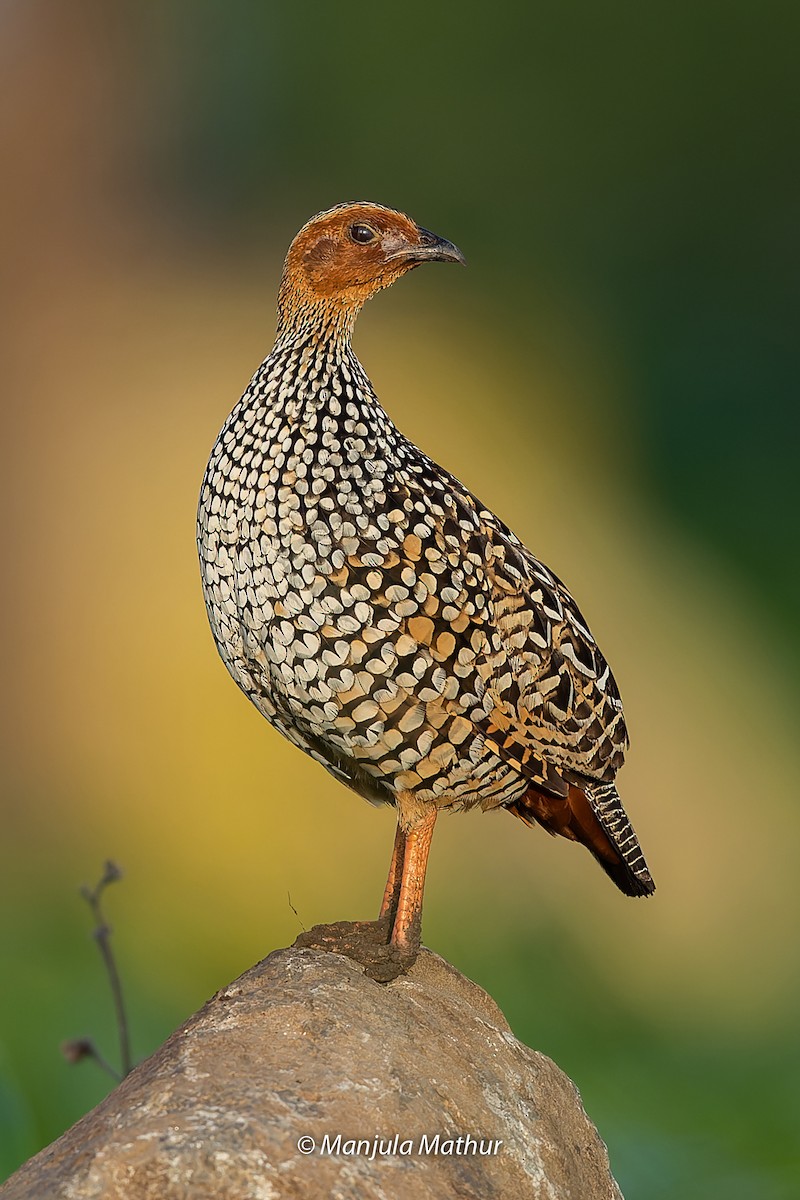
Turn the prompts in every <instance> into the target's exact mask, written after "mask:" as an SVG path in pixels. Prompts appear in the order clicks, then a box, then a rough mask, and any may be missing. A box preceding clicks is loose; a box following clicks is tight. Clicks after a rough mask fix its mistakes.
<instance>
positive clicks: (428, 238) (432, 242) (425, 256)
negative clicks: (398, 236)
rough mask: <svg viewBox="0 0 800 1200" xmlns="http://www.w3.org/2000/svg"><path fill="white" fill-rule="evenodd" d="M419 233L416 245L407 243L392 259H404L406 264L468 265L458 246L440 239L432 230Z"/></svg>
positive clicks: (421, 230)
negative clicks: (439, 263)
mask: <svg viewBox="0 0 800 1200" xmlns="http://www.w3.org/2000/svg"><path fill="white" fill-rule="evenodd" d="M417 232H418V234H419V237H418V240H417V241H416V243H411V242H408V243H406V245H404V246H402V247H400V248H398V249H397V250H396V251H395V252H394V253H393V254H392V255H391V256H390V257H391V258H402V259H403V260H404V261H405V262H410V263H423V262H454V263H461V265H462V267H465V266H466V265H467V260H466V259H465V258H464V255H463V254H462V253H461V251H460V250H459V248H458V246H454V245H453V243H452V242H448V241H447V239H446V238H441V237H438V236H437V235H436V234H435V233H431V231H430V229H422V228H421V227H420V228H419V229H418V231H417Z"/></svg>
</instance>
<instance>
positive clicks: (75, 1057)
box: [61, 1038, 122, 1083]
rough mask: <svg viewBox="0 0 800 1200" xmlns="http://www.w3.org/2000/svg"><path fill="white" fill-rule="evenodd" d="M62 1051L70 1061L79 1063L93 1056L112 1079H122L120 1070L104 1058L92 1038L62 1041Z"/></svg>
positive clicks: (118, 1080)
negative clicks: (115, 1068) (116, 1069)
mask: <svg viewBox="0 0 800 1200" xmlns="http://www.w3.org/2000/svg"><path fill="white" fill-rule="evenodd" d="M61 1053H62V1054H63V1055H64V1058H65V1059H66V1060H67V1062H68V1063H78V1062H80V1061H81V1059H83V1058H93V1059H94V1061H95V1062H96V1063H97V1065H98V1066H100V1067H102V1068H103V1070H104V1071H106V1072H107V1073H108V1074H109V1075H110V1076H111V1078H112V1079H116V1081H117V1083H119V1082H120V1080H121V1079H122V1076H121V1075H120V1073H119V1071H115V1070H114V1068H113V1067H112V1065H111V1063H110V1062H107V1061H106V1059H104V1058H103V1056H102V1054H101V1053H100V1051H99V1050H98V1049H97V1046H95V1044H94V1042H93V1041H92V1039H91V1038H75V1039H74V1040H73V1041H71V1042H62V1043H61Z"/></svg>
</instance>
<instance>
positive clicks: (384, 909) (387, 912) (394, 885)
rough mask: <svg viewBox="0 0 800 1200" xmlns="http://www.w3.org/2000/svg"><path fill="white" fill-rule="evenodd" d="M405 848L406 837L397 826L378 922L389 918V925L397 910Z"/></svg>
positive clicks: (400, 827)
mask: <svg viewBox="0 0 800 1200" xmlns="http://www.w3.org/2000/svg"><path fill="white" fill-rule="evenodd" d="M405 848H406V835H405V834H404V833H403V829H402V826H401V825H400V824H399V822H398V825H397V830H396V832H395V835H394V850H393V851H392V861H391V863H390V864H389V878H388V879H387V880H386V889H385V891H384V893H383V903H382V904H381V911H380V913H379V915H378V920H379V921H380V920H382V919H383V918H384V917H387V916H388V917H389V921H390V923H391V922H392V921H393V920H394V914H395V911H396V909H397V900H398V897H399V895H400V876H401V873H402V870H403V857H404V855H405Z"/></svg>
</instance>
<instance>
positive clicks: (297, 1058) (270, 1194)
mask: <svg viewBox="0 0 800 1200" xmlns="http://www.w3.org/2000/svg"><path fill="white" fill-rule="evenodd" d="M437 1134H438V1135H439V1139H438V1143H437V1142H436V1141H435V1140H434V1139H435V1138H436V1135H437ZM337 1135H341V1140H340V1141H339V1142H338V1143H337V1142H336V1140H335V1139H336V1137H337ZM395 1135H397V1140H396V1141H395V1140H394V1139H395ZM326 1137H327V1139H328V1141H327V1143H326V1141H325V1139H326ZM303 1138H307V1139H311V1140H312V1141H313V1149H310V1152H309V1153H302V1152H301V1150H302V1149H303V1148H305V1149H309V1148H310V1147H311V1144H312V1143H311V1141H309V1142H307V1143H303V1142H302V1139H303ZM376 1138H378V1139H380V1140H379V1143H378V1145H377V1148H376V1152H375V1154H374V1157H373V1153H372V1151H373V1145H374V1144H375V1142H374V1140H375V1139H376ZM459 1138H461V1139H462V1141H461V1142H460V1143H459V1141H458V1139H459ZM467 1138H471V1139H474V1142H470V1141H467V1140H465V1139H467ZM423 1139H427V1143H426V1142H425V1141H424V1140H423ZM359 1141H361V1143H362V1145H361V1147H360V1151H359V1152H356V1150H357V1143H358V1142H359ZM496 1142H499V1143H500V1145H499V1146H495V1145H494V1143H496ZM365 1144H366V1145H365ZM487 1149H489V1151H490V1152H489V1153H481V1150H483V1151H486V1150H487ZM0 1195H1V1196H2V1200H62V1198H63V1200H101V1198H102V1200H123V1198H124V1200H179V1198H180V1200H183V1198H187V1200H189V1198H190V1200H201V1198H202V1200H210V1198H211V1197H225V1200H300V1198H301V1197H302V1200H323V1198H325V1200H328V1198H329V1197H332V1198H335V1200H351V1198H352V1200H373V1198H374V1200H416V1198H417V1197H418V1198H419V1200H423V1198H424V1200H439V1198H441V1200H445V1198H446V1200H462V1198H463V1200H492V1198H494V1197H498V1198H499V1197H503V1198H504V1200H509V1198H510V1200H515V1198H517V1197H531V1198H533V1197H536V1198H537V1200H538V1198H541V1200H545V1198H546V1200H562V1198H564V1200H566V1198H568V1197H569V1198H570V1200H621V1196H620V1193H619V1190H618V1188H617V1186H616V1184H615V1182H614V1180H613V1179H612V1177H611V1175H610V1173H609V1166H608V1157H607V1154H606V1148H605V1146H604V1145H603V1143H602V1141H601V1140H600V1138H599V1136H598V1134H597V1131H596V1129H595V1128H594V1126H593V1125H592V1124H591V1122H590V1121H589V1120H588V1118H587V1116H586V1114H585V1113H584V1111H583V1109H582V1107H581V1103H580V1098H579V1096H578V1093H577V1091H576V1089H575V1087H574V1086H573V1084H572V1083H571V1082H570V1081H569V1079H567V1077H566V1076H565V1075H564V1074H563V1073H562V1072H561V1071H560V1070H559V1069H558V1067H556V1066H555V1065H554V1064H553V1063H552V1062H551V1061H550V1060H549V1059H547V1058H545V1057H544V1056H543V1055H542V1054H538V1053H537V1052H535V1051H533V1050H529V1049H528V1048H527V1047H526V1046H524V1045H522V1043H521V1042H519V1041H517V1039H516V1038H515V1037H514V1036H513V1034H512V1033H511V1031H510V1029H509V1027H508V1025H507V1023H506V1021H505V1019H504V1017H503V1015H502V1013H501V1012H500V1010H499V1009H498V1008H497V1005H496V1004H495V1003H494V1001H493V1000H491V999H490V997H489V996H487V995H486V993H485V992H483V991H482V990H481V989H480V988H479V987H477V986H476V985H475V984H474V983H471V982H470V981H469V980H468V979H466V978H464V976H463V975H460V974H459V973H458V972H457V971H456V970H455V969H454V968H453V967H451V966H449V964H448V963H446V962H445V961H444V960H443V959H441V958H439V957H438V956H437V955H435V954H431V953H430V952H428V951H425V950H423V951H422V952H421V954H420V957H419V959H418V961H417V963H416V965H415V966H414V967H413V968H412V969H411V971H410V972H409V974H407V975H405V976H402V977H401V978H399V979H397V980H395V981H394V982H393V983H391V984H389V985H388V986H385V985H382V984H380V983H376V982H375V981H374V980H372V979H370V978H369V977H368V976H366V975H365V974H364V971H363V969H362V968H361V967H359V966H358V965H357V964H356V963H354V962H353V961H352V960H350V959H349V958H346V957H344V956H343V955H341V954H333V953H328V952H324V951H320V950H316V949H308V948H299V947H297V946H294V947H292V948H290V949H287V950H276V951H275V952H274V953H273V954H270V956H269V958H267V959H265V960H264V961H263V962H261V963H259V964H258V965H257V966H255V967H253V968H252V969H251V970H249V971H247V972H246V973H245V974H244V975H242V976H241V978H240V979H238V980H236V982H235V983H232V984H231V985H230V986H229V987H227V988H224V989H223V990H222V991H221V992H218V993H217V995H216V996H214V997H213V998H212V999H211V1000H209V1001H208V1003H207V1004H206V1005H204V1007H203V1008H202V1009H201V1010H200V1012H198V1013H197V1014H195V1016H193V1017H191V1018H190V1019H189V1020H188V1021H187V1022H186V1024H185V1025H184V1026H183V1027H182V1028H181V1029H179V1030H178V1031H177V1033H175V1034H173V1036H172V1037H171V1038H169V1040H168V1041H167V1042H165V1044H164V1045H163V1046H162V1047H161V1048H160V1049H159V1050H158V1051H156V1053H155V1054H153V1055H152V1057H151V1058H149V1059H147V1061H146V1062H143V1063H142V1064H141V1065H140V1066H139V1067H137V1068H136V1070H135V1071H133V1073H132V1074H131V1075H129V1076H128V1078H127V1079H126V1080H124V1082H123V1083H121V1084H120V1085H119V1087H117V1088H116V1089H115V1090H114V1091H113V1092H112V1093H111V1094H110V1095H109V1096H108V1097H107V1098H106V1099H105V1100H104V1101H103V1102H102V1103H101V1104H99V1105H98V1106H97V1108H96V1109H94V1110H93V1111H92V1112H90V1113H89V1114H88V1115H87V1116H86V1117H84V1118H83V1120H81V1121H79V1122H78V1123H77V1124H76V1125H74V1126H73V1127H72V1129H70V1130H68V1132H67V1133H65V1134H64V1135H63V1137H60V1138H59V1139H58V1141H56V1142H54V1143H53V1144H52V1145H51V1146H49V1147H48V1148H47V1149H45V1150H43V1151H42V1152H41V1153H40V1154H37V1155H36V1156H35V1157H34V1158H32V1159H31V1160H30V1161H29V1162H28V1163H26V1164H25V1165H24V1166H23V1167H21V1168H20V1170H19V1171H18V1172H17V1173H16V1174H15V1175H13V1176H12V1177H11V1179H10V1180H9V1181H8V1182H7V1183H6V1184H5V1186H4V1187H2V1188H0Z"/></svg>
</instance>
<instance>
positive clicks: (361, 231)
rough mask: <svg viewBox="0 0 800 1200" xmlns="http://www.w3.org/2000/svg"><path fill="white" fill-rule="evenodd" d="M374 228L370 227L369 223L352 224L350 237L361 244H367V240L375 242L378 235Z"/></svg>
mask: <svg viewBox="0 0 800 1200" xmlns="http://www.w3.org/2000/svg"><path fill="white" fill-rule="evenodd" d="M377 236H378V235H377V233H376V232H375V230H374V229H370V227H369V225H351V226H350V238H351V240H352V241H354V242H358V244H359V245H360V246H366V244H367V242H374V241H375V238H376V237H377Z"/></svg>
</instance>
